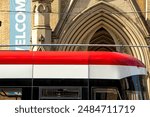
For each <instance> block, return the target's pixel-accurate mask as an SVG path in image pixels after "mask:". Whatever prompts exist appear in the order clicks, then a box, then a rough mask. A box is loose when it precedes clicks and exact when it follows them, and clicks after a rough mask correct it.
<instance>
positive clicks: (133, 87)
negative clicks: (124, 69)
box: [121, 76, 148, 100]
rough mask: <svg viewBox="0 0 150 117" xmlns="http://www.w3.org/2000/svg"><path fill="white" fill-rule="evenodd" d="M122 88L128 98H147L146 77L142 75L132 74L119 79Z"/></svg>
mask: <svg viewBox="0 0 150 117" xmlns="http://www.w3.org/2000/svg"><path fill="white" fill-rule="evenodd" d="M121 84H122V89H123V90H124V92H125V95H126V96H127V99H129V100H143V99H148V95H147V88H146V87H147V86H146V78H145V77H144V76H132V77H128V78H124V79H122V80H121Z"/></svg>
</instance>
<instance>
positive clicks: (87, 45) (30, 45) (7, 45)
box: [0, 44, 150, 48]
mask: <svg viewBox="0 0 150 117" xmlns="http://www.w3.org/2000/svg"><path fill="white" fill-rule="evenodd" d="M26 46H27V47H28V46H29V47H35V46H85V47H144V48H150V45H114V44H27V45H23V44H20V45H14V44H0V47H26Z"/></svg>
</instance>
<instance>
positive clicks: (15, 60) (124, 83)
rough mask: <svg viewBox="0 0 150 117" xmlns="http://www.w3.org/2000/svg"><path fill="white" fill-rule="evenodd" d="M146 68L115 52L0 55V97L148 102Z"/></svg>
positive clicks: (17, 52) (5, 53)
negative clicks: (146, 100) (145, 100)
mask: <svg viewBox="0 0 150 117" xmlns="http://www.w3.org/2000/svg"><path fill="white" fill-rule="evenodd" d="M146 75H147V71H146V68H145V65H144V64H143V63H142V62H141V61H139V60H137V59H136V58H134V57H132V56H130V55H127V54H122V53H117V52H87V51H86V52H84V51H78V52H55V51H50V52H30V51H0V90H1V91H0V96H1V97H2V96H3V97H16V99H17V98H18V97H19V99H23V100H30V99H31V100H34V99H36V100H37V99H75V100H76V99H83V100H90V99H91V100H137V99H138V100H140V99H142V100H144V99H148V96H147V90H146V87H147V86H146V82H145V76H146Z"/></svg>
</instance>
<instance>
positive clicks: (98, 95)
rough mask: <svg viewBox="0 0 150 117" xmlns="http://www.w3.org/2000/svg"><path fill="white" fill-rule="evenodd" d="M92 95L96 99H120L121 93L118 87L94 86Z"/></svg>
mask: <svg viewBox="0 0 150 117" xmlns="http://www.w3.org/2000/svg"><path fill="white" fill-rule="evenodd" d="M92 96H93V99H94V100H120V99H121V97H120V94H119V91H118V89H116V88H93V89H92Z"/></svg>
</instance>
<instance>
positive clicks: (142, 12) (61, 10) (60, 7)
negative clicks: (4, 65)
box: [0, 0, 150, 89]
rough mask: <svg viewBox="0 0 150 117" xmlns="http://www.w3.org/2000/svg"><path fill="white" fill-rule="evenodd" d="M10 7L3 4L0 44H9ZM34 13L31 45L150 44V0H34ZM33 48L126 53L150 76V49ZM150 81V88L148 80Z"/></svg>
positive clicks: (0, 6)
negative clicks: (140, 64) (145, 68)
mask: <svg viewBox="0 0 150 117" xmlns="http://www.w3.org/2000/svg"><path fill="white" fill-rule="evenodd" d="M9 6H10V2H9V0H1V1H0V21H1V22H2V25H1V27H0V44H9V38H10V37H9V36H10V35H9V24H10V23H9V22H10V19H9V14H10V11H9ZM31 14H32V15H31V18H32V21H31V25H32V29H31V44H111V45H138V46H140V45H145V46H148V45H150V0H31ZM1 49H4V48H1ZM5 49H8V48H5ZM32 49H33V50H34V51H47V50H53V51H80V50H83V51H118V52H123V53H127V54H130V55H133V56H134V57H136V58H138V59H140V60H141V61H142V62H143V63H144V64H145V65H146V67H147V69H148V75H149V74H150V48H147V47H109V46H108V47H85V46H84V47H74V46H73V47H70V46H57V47H56V46H54V47H47V46H45V47H34V48H32ZM149 77H150V76H149ZM147 81H148V87H149V89H150V85H149V83H150V80H149V78H148V80H147Z"/></svg>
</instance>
